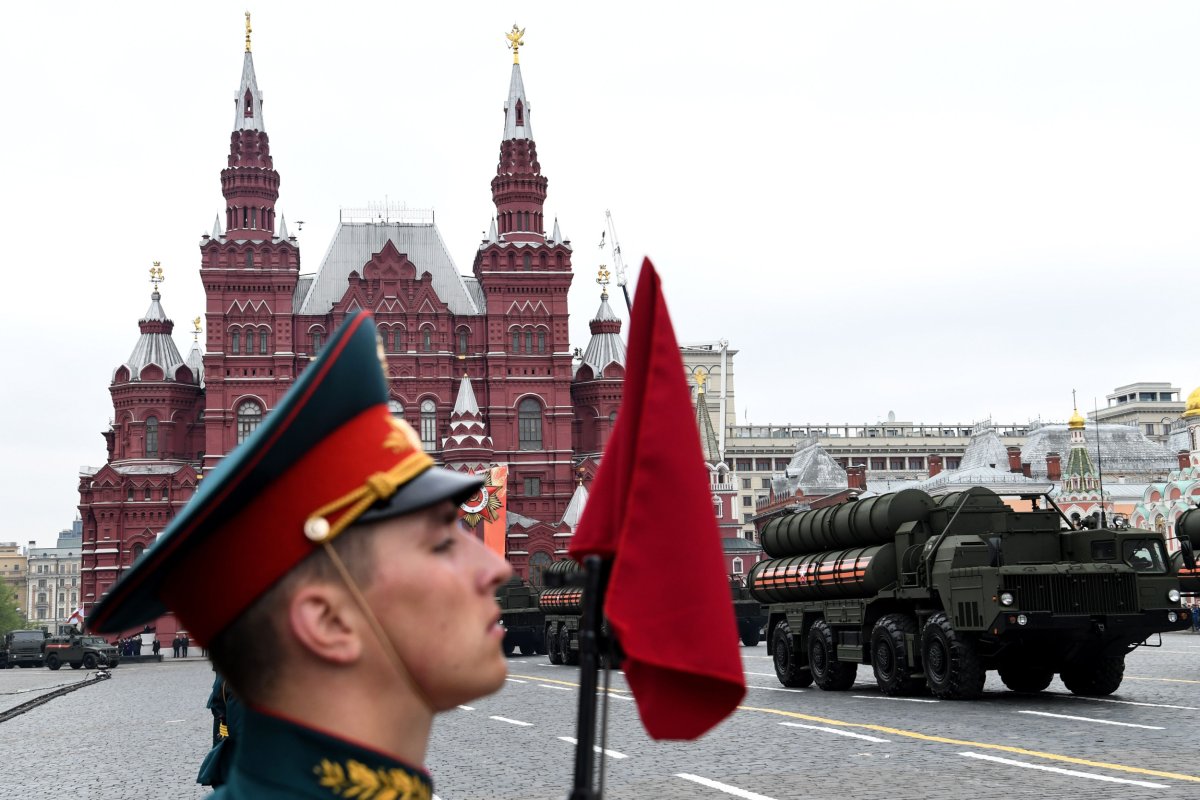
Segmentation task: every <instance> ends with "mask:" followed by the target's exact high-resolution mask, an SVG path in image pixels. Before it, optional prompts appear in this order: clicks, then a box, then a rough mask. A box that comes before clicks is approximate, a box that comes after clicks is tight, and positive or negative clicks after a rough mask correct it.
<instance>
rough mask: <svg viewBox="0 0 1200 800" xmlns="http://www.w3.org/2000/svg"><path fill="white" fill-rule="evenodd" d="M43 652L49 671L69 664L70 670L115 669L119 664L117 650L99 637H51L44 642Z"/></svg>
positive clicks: (119, 658)
mask: <svg viewBox="0 0 1200 800" xmlns="http://www.w3.org/2000/svg"><path fill="white" fill-rule="evenodd" d="M43 650H44V652H45V654H46V666H47V667H49V668H50V669H59V668H60V667H62V665H63V664H70V665H71V668H72V669H80V668H81V667H82V668H85V669H95V668H96V667H115V666H117V665H118V664H120V663H121V655H120V653H119V652H118V650H117V648H116V647H113V646H112V645H111V644H109V643H108V642H107V641H105V640H104V639H101V638H100V637H99V636H84V635H81V634H68V635H66V636H51V637H50V638H49V639H47V640H46V642H45V645H44V647H43Z"/></svg>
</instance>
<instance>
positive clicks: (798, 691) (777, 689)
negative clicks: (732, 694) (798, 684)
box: [746, 686, 804, 694]
mask: <svg viewBox="0 0 1200 800" xmlns="http://www.w3.org/2000/svg"><path fill="white" fill-rule="evenodd" d="M746 688H747V689H763V690H765V691H768V692H795V693H796V694H804V690H803V689H787V688H785V687H783V686H747V687H746Z"/></svg>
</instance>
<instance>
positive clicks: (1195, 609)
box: [1192, 603, 1200, 633]
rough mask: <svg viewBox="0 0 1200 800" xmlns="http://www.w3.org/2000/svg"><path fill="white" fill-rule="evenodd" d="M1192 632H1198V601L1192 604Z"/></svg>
mask: <svg viewBox="0 0 1200 800" xmlns="http://www.w3.org/2000/svg"><path fill="white" fill-rule="evenodd" d="M1192 633H1200V603H1197V604H1196V605H1194V606H1192Z"/></svg>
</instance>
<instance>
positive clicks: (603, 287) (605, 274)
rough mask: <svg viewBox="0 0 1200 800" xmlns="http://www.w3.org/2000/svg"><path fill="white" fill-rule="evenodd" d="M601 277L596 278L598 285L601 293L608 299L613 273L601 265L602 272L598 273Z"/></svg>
mask: <svg viewBox="0 0 1200 800" xmlns="http://www.w3.org/2000/svg"><path fill="white" fill-rule="evenodd" d="M596 274H597V275H598V276H599V277H597V278H596V283H598V284H600V292H601V293H602V294H603V295H604V296H605V297H608V279H609V278H611V277H612V273H611V272H609V271H608V268H607V267H606V266H605V265H604V264H601V265H600V271H599V272H598V273H596Z"/></svg>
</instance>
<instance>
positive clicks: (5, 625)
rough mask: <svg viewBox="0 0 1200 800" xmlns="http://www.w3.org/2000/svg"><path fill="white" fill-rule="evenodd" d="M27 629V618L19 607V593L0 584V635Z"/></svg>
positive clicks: (4, 584) (6, 585)
mask: <svg viewBox="0 0 1200 800" xmlns="http://www.w3.org/2000/svg"><path fill="white" fill-rule="evenodd" d="M24 627H25V616H24V615H23V614H21V612H20V610H19V608H18V606H17V591H16V589H13V588H12V587H11V586H9V585H8V584H7V583H0V634H4V633H8V632H9V631H13V630H19V629H21V628H24Z"/></svg>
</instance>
